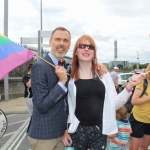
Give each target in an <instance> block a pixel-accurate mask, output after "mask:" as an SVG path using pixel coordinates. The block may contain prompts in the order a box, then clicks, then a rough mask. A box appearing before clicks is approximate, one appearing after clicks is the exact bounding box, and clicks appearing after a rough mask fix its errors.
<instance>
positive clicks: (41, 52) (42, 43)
mask: <svg viewBox="0 0 150 150" xmlns="http://www.w3.org/2000/svg"><path fill="white" fill-rule="evenodd" d="M40 6H41V31H42V30H43V22H42V0H41V5H40ZM41 44H43V37H42V38H41ZM40 49H41V56H42V57H43V47H40Z"/></svg>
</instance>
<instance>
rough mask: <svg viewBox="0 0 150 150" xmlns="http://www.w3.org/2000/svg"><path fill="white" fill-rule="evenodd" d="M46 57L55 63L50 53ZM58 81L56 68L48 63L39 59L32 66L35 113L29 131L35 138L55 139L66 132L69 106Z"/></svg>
mask: <svg viewBox="0 0 150 150" xmlns="http://www.w3.org/2000/svg"><path fill="white" fill-rule="evenodd" d="M44 59H45V60H47V61H49V62H50V63H52V64H53V62H52V60H51V58H50V57H49V55H46V56H45V57H44ZM58 82H59V79H58V77H57V75H56V74H55V69H54V68H53V67H52V66H50V65H49V64H48V63H46V62H44V61H43V60H38V61H37V62H36V63H35V64H34V65H33V66H32V71H31V87H32V92H33V114H32V118H31V121H30V124H29V127H28V131H27V132H28V135H29V136H30V137H32V138H34V139H54V138H58V137H61V136H62V135H63V134H64V131H65V129H66V126H67V117H68V106H67V103H66V102H65V99H66V92H65V91H64V90H63V89H62V88H61V86H60V85H59V84H58Z"/></svg>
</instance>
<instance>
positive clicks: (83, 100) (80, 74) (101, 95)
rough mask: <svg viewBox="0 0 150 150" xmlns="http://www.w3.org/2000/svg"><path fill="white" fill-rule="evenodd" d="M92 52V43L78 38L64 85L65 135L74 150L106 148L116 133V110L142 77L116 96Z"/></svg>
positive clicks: (107, 74) (86, 38)
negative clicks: (66, 115)
mask: <svg viewBox="0 0 150 150" xmlns="http://www.w3.org/2000/svg"><path fill="white" fill-rule="evenodd" d="M96 51H97V50H96V44H95V42H94V40H93V38H91V37H90V36H89V35H83V36H81V37H80V38H79V39H78V40H77V41H76V43H75V46H74V50H73V57H72V71H71V76H70V81H69V83H68V106H69V116H68V123H69V127H68V133H70V135H71V138H72V141H71V142H72V143H73V147H74V148H75V150H87V149H88V148H89V149H90V150H104V149H105V148H106V143H107V135H109V134H115V133H117V132H118V127H117V123H116V109H118V108H120V107H121V106H122V105H123V104H124V103H125V102H126V101H127V99H128V97H129V96H130V95H131V93H132V88H133V86H135V85H137V84H139V83H141V82H142V79H143V78H144V77H145V76H144V75H139V76H136V77H134V79H132V81H130V82H129V84H128V85H127V86H126V88H125V89H124V90H123V91H122V92H121V93H119V94H118V95H117V93H116V90H115V86H114V83H113V81H112V79H111V76H110V74H109V72H107V73H105V74H103V75H101V74H100V72H99V71H100V70H99V64H98V63H97V55H96ZM66 134H67V133H66ZM68 141H69V142H70V139H68V138H67V135H65V136H64V138H63V142H64V144H65V145H67V143H68Z"/></svg>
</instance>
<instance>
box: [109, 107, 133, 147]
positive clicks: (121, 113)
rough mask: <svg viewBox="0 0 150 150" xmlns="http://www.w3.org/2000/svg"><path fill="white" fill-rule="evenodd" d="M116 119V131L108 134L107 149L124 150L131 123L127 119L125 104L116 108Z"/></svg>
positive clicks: (130, 131) (130, 130)
mask: <svg viewBox="0 0 150 150" xmlns="http://www.w3.org/2000/svg"><path fill="white" fill-rule="evenodd" d="M116 120H117V126H118V133H117V134H113V135H108V137H109V138H110V143H109V149H110V150H125V148H126V145H127V143H128V140H129V138H130V133H132V129H131V125H130V123H129V121H128V120H127V109H126V108H125V106H121V107H120V108H119V109H118V110H116Z"/></svg>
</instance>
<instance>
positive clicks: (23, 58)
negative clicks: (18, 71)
mask: <svg viewBox="0 0 150 150" xmlns="http://www.w3.org/2000/svg"><path fill="white" fill-rule="evenodd" d="M35 55H36V54H35V53H34V52H32V51H30V50H28V49H26V48H25V47H22V46H20V45H18V44H16V43H15V42H13V41H11V40H10V39H8V38H7V37H6V36H4V35H3V34H1V33H0V80H1V79H2V78H4V76H5V75H6V74H8V73H9V72H10V71H12V70H13V69H15V68H16V67H18V66H20V65H22V64H24V63H25V62H27V61H29V60H30V59H31V58H32V57H33V56H35Z"/></svg>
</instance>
